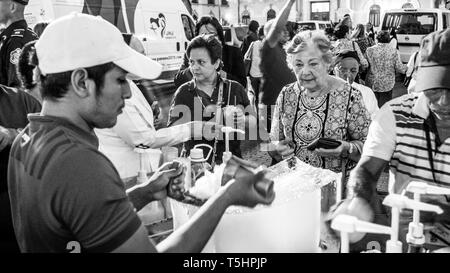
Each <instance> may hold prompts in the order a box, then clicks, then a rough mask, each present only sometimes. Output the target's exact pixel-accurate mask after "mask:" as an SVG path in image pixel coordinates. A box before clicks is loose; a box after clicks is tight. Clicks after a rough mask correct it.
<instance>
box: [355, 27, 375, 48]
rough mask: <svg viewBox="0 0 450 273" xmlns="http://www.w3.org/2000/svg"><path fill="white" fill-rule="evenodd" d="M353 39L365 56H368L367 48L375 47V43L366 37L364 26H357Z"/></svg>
mask: <svg viewBox="0 0 450 273" xmlns="http://www.w3.org/2000/svg"><path fill="white" fill-rule="evenodd" d="M351 39H352V40H353V41H355V42H356V43H357V44H358V46H359V48H360V49H361V52H362V53H363V54H366V50H367V48H369V47H371V46H374V45H375V42H374V41H373V40H372V39H370V38H369V37H368V36H367V35H366V32H365V30H364V25H363V24H357V25H356V28H355V30H354V31H353V33H352V36H351Z"/></svg>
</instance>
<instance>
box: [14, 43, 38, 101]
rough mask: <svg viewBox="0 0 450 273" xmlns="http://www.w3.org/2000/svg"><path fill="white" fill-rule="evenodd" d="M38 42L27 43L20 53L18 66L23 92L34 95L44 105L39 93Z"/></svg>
mask: <svg viewBox="0 0 450 273" xmlns="http://www.w3.org/2000/svg"><path fill="white" fill-rule="evenodd" d="M35 44H36V40H35V41H31V42H29V43H27V44H26V45H25V46H24V47H23V49H22V52H21V53H20V56H19V63H18V64H17V76H18V78H19V80H20V84H21V87H22V90H25V91H26V92H27V93H28V94H30V95H32V96H33V97H34V98H35V99H36V100H37V101H39V102H40V103H42V96H41V92H40V91H39V77H40V72H39V69H37V67H38V59H37V56H36V48H35Z"/></svg>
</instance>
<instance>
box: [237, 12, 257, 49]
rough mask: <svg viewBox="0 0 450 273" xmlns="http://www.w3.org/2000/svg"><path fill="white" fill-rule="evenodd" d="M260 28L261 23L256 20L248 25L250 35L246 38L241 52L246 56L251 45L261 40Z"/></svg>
mask: <svg viewBox="0 0 450 273" xmlns="http://www.w3.org/2000/svg"><path fill="white" fill-rule="evenodd" d="M258 28H259V23H258V22H257V21H255V20H251V21H250V24H248V33H247V35H246V36H245V37H244V41H242V45H241V52H242V54H245V53H246V52H247V50H248V48H249V47H250V44H251V43H253V42H254V41H257V40H258V39H259V37H258Z"/></svg>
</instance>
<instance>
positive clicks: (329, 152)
mask: <svg viewBox="0 0 450 273" xmlns="http://www.w3.org/2000/svg"><path fill="white" fill-rule="evenodd" d="M349 150H350V142H347V141H341V145H339V147H337V148H336V149H324V148H318V149H315V150H314V151H315V152H316V153H317V155H319V156H323V157H333V156H334V157H345V156H347V155H348V151H349Z"/></svg>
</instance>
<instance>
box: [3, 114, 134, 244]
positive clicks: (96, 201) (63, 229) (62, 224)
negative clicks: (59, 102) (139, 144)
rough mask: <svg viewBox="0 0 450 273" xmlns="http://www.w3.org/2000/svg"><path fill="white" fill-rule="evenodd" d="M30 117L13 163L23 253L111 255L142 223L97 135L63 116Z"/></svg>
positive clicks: (14, 147)
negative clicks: (99, 143)
mask: <svg viewBox="0 0 450 273" xmlns="http://www.w3.org/2000/svg"><path fill="white" fill-rule="evenodd" d="M29 121H30V123H29V125H28V126H27V127H26V128H25V129H24V130H23V131H22V132H21V133H20V134H19V135H18V137H17V138H16V140H15V141H14V143H13V145H12V148H11V153H10V159H9V162H10V163H9V167H8V187H9V195H10V197H11V211H12V216H13V223H14V229H15V233H16V235H17V240H18V242H19V246H20V249H21V251H23V252H69V251H72V250H74V248H75V249H77V246H78V248H79V250H80V251H81V252H110V251H113V250H114V249H116V248H117V247H119V246H121V245H122V244H123V243H125V242H126V241H127V240H128V239H129V238H131V237H132V236H133V234H134V233H135V232H136V231H137V230H138V228H139V227H140V226H141V221H140V219H139V217H138V216H137V214H136V213H135V212H134V207H133V205H132V204H131V202H130V201H129V199H128V196H127V195H126V193H125V186H124V184H123V182H122V180H121V179H120V176H119V174H118V172H117V170H116V169H115V167H114V165H113V164H112V163H111V161H110V160H109V159H108V158H106V156H105V155H103V154H102V153H101V152H99V151H98V138H97V137H96V136H95V134H94V133H93V132H88V131H86V130H84V129H82V128H80V127H78V126H76V125H75V124H73V123H71V122H70V121H68V120H65V119H63V118H59V117H52V116H41V115H30V116H29ZM74 246H75V247H74Z"/></svg>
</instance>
